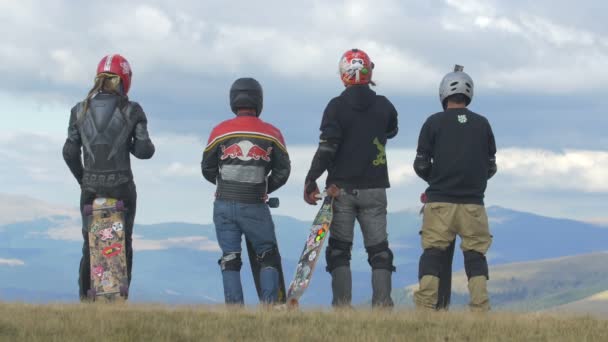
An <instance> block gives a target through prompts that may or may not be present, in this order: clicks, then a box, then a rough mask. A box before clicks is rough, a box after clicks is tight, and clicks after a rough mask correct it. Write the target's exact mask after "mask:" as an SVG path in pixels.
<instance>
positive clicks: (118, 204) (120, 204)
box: [116, 201, 125, 211]
mask: <svg viewBox="0 0 608 342" xmlns="http://www.w3.org/2000/svg"><path fill="white" fill-rule="evenodd" d="M116 211H125V202H123V201H117V202H116Z"/></svg>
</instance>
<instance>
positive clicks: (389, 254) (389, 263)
mask: <svg viewBox="0 0 608 342" xmlns="http://www.w3.org/2000/svg"><path fill="white" fill-rule="evenodd" d="M365 250H366V251H367V262H368V263H369V265H370V266H371V267H372V270H388V271H391V272H395V271H396V270H397V269H396V268H395V266H394V265H393V251H391V249H390V248H388V241H384V242H381V243H379V244H377V245H374V246H369V247H365Z"/></svg>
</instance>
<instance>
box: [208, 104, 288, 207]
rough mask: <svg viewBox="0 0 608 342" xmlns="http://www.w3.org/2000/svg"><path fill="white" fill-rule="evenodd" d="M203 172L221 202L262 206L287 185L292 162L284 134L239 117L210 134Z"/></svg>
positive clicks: (270, 127)
mask: <svg viewBox="0 0 608 342" xmlns="http://www.w3.org/2000/svg"><path fill="white" fill-rule="evenodd" d="M201 170H202V172H203V176H204V177H205V179H207V180H208V181H209V182H211V183H213V184H217V192H216V197H217V198H218V199H224V200H232V201H237V202H242V203H260V202H264V201H265V198H266V195H267V194H269V193H271V192H273V191H275V190H277V189H278V188H280V187H281V186H283V184H285V183H286V182H287V179H288V178H289V173H290V172H291V163H290V161H289V154H288V153H287V148H286V147H285V141H284V140H283V135H282V134H281V131H279V130H278V129H277V128H276V127H274V126H272V125H271V124H268V123H266V122H264V121H262V120H261V119H260V118H258V117H255V116H237V117H236V118H234V119H231V120H226V121H224V122H222V123H220V124H219V125H217V126H216V127H215V128H214V129H213V131H211V135H210V136H209V140H208V142H207V147H205V151H204V152H203V161H202V162H201Z"/></svg>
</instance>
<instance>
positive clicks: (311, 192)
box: [304, 181, 320, 205]
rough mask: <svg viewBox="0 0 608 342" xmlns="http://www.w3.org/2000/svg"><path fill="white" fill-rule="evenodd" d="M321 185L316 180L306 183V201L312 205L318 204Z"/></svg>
mask: <svg viewBox="0 0 608 342" xmlns="http://www.w3.org/2000/svg"><path fill="white" fill-rule="evenodd" d="M319 194H320V192H319V187H318V186H317V182H316V181H307V182H306V184H305V185H304V202H306V203H308V204H310V205H317V201H318V200H319Z"/></svg>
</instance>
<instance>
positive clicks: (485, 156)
mask: <svg viewBox="0 0 608 342" xmlns="http://www.w3.org/2000/svg"><path fill="white" fill-rule="evenodd" d="M495 155H496V143H495V141H494V133H493V132H492V127H491V126H490V123H489V121H488V120H487V119H486V118H485V117H483V116H481V115H479V114H476V113H474V112H472V111H470V110H468V109H466V108H462V109H460V108H459V109H448V110H446V111H445V112H440V113H436V114H434V115H431V116H430V117H429V118H428V119H427V120H426V122H425V123H424V125H423V126H422V129H421V131H420V137H419V139H418V149H417V160H416V162H418V161H419V160H428V161H430V162H431V165H432V166H431V167H430V170H429V173H428V174H427V177H426V178H427V179H425V180H426V181H427V182H428V184H429V187H428V188H427V189H426V194H427V197H428V202H448V203H462V204H483V199H484V193H485V190H486V186H487V180H488V178H489V177H490V176H491V175H492V174H493V173H492V172H491V168H492V166H493V165H495V164H494V163H495Z"/></svg>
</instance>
